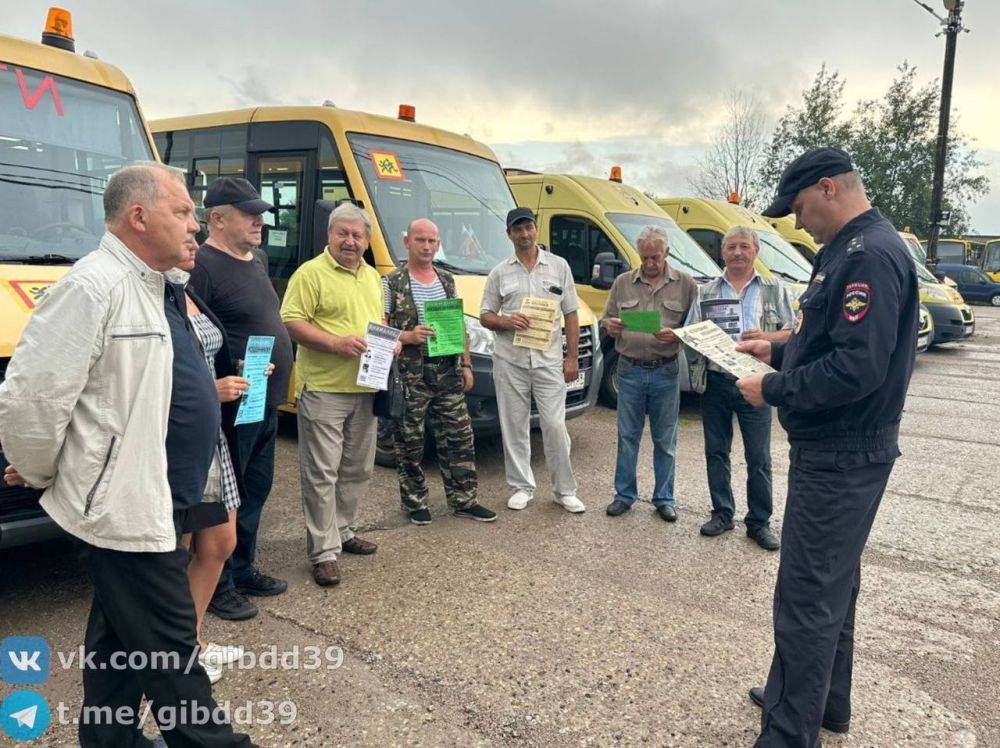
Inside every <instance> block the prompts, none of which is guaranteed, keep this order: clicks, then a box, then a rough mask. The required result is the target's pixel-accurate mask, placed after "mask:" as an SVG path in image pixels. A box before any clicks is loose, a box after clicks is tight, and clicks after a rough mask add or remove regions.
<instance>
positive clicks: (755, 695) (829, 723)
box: [750, 686, 851, 733]
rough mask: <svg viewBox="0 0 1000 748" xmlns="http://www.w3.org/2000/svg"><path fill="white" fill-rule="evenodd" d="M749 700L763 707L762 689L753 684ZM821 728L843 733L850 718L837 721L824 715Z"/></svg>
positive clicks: (847, 729) (848, 724) (847, 728)
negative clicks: (844, 720)
mask: <svg viewBox="0 0 1000 748" xmlns="http://www.w3.org/2000/svg"><path fill="white" fill-rule="evenodd" d="M750 701H752V702H753V703H754V704H756V705H757V706H759V707H760V708H761V709H763V708H764V689H763V688H760V687H759V686H754V687H753V688H751V689H750ZM823 729H824V730H829V731H830V732H839V733H845V732H848V731H850V729H851V720H847V721H846V722H837V721H835V720H832V719H828V718H826V717H824V718H823Z"/></svg>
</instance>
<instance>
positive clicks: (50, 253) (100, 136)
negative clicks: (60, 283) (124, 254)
mask: <svg viewBox="0 0 1000 748" xmlns="http://www.w3.org/2000/svg"><path fill="white" fill-rule="evenodd" d="M3 68H4V66H0V101H3V102H4V103H3V117H2V118H0V262H25V263H29V262H50V263H53V262H54V263H58V262H73V261H75V260H78V259H79V258H80V257H82V256H83V255H85V254H87V253H88V252H90V251H91V250H93V249H94V248H95V247H96V246H97V243H98V241H99V240H100V238H101V235H102V234H103V233H104V207H103V204H102V196H103V194H104V187H105V185H106V184H107V180H108V178H109V177H110V176H111V175H112V174H113V173H114V172H115V171H116V170H118V169H119V168H120V167H121V166H123V165H124V164H127V163H129V162H131V161H138V160H143V161H152V160H153V152H152V150H151V148H150V145H149V141H148V139H147V137H146V131H145V128H144V127H143V125H142V120H141V119H140V118H139V112H138V111H137V109H136V106H135V102H134V101H133V100H132V97H130V96H128V95H127V94H124V93H120V92H118V91H113V90H109V89H105V88H101V87H99V86H92V85H89V84H86V83H81V82H79V81H74V80H71V79H69V78H61V77H59V76H57V75H49V74H46V73H40V72H37V71H34V70H28V69H25V68H16V67H13V66H12V65H7V66H6V70H4V69H3Z"/></svg>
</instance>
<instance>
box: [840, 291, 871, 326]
mask: <svg viewBox="0 0 1000 748" xmlns="http://www.w3.org/2000/svg"><path fill="white" fill-rule="evenodd" d="M871 305H872V289H871V286H869V285H868V284H867V283H848V284H847V288H845V289H844V319H846V320H847V321H848V322H850V323H851V324H854V323H855V322H860V321H861V320H862V319H863V318H864V316H865V315H866V314H868V310H869V308H871Z"/></svg>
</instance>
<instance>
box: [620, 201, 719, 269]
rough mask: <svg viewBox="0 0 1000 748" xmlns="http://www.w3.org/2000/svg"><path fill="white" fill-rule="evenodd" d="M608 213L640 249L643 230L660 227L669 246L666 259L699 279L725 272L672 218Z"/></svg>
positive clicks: (622, 231)
mask: <svg viewBox="0 0 1000 748" xmlns="http://www.w3.org/2000/svg"><path fill="white" fill-rule="evenodd" d="M607 216H608V220H609V221H611V223H613V224H614V226H615V228H616V229H618V230H619V231H620V232H621V233H622V236H624V237H625V238H626V239H627V240H628V243H629V244H631V245H632V247H633V248H634V249H635V250H636V251H637V252H638V251H639V246H638V244H637V241H636V240H637V239H638V238H639V234H640V233H642V230H643V229H644V228H646V226H659V227H660V228H661V229H663V230H664V231H666V232H667V241H668V242H669V246H670V251H669V253H668V255H667V262H669V263H670V264H671V265H675V266H676V267H678V268H680V269H681V270H683V271H684V272H685V273H688V274H689V275H691V276H692V277H693V278H694V279H695V280H698V281H708V280H712V278H716V277H718V276H719V274H720V273H721V272H722V271H721V270H719V266H718V265H716V264H715V262H714V261H713V260H712V258H711V257H709V256H708V253H707V252H706V251H705V250H704V249H702V248H701V245H699V244H698V242H696V241H695V240H694V239H692V238H691V237H690V236H688V234H687V232H686V231H684V229H682V228H681V227H680V226H678V225H677V223H676V221H674V220H673V219H672V218H667V217H666V216H638V215H635V214H632V213H608V214H607Z"/></svg>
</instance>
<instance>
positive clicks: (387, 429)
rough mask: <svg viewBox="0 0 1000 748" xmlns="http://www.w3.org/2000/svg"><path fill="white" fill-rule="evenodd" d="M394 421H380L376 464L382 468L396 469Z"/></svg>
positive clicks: (376, 446) (383, 419)
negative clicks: (393, 434)
mask: <svg viewBox="0 0 1000 748" xmlns="http://www.w3.org/2000/svg"><path fill="white" fill-rule="evenodd" d="M392 428H393V427H392V421H390V420H388V419H385V418H379V419H378V438H377V440H376V443H375V464H376V465H381V466H382V467H387V468H394V467H396V449H395V446H394V445H393V441H394V439H393V436H392Z"/></svg>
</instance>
